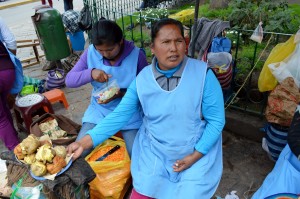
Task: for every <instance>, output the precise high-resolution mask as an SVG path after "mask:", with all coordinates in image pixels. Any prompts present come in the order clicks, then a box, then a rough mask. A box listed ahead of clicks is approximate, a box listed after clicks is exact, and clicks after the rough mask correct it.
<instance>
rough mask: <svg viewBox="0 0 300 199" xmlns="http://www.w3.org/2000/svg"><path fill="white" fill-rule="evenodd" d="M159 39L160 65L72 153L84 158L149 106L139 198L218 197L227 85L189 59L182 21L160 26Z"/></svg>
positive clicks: (136, 157)
mask: <svg viewBox="0 0 300 199" xmlns="http://www.w3.org/2000/svg"><path fill="white" fill-rule="evenodd" d="M151 38H152V44H151V51H152V53H153V55H154V56H155V57H154V58H153V61H152V64H151V65H149V66H147V67H146V68H144V69H143V70H142V71H141V72H140V73H139V75H138V76H137V77H136V79H135V80H134V81H133V82H132V83H131V85H130V87H129V88H128V90H127V93H126V94H125V96H124V97H123V99H122V101H121V102H120V104H119V106H118V107H117V108H116V109H115V110H114V111H113V112H112V113H111V114H109V115H108V116H107V117H106V118H105V119H104V120H102V122H101V123H100V124H98V125H97V126H96V127H95V128H94V129H93V130H90V131H88V132H87V135H86V136H84V137H83V138H82V139H81V140H79V141H76V142H74V143H71V144H70V145H69V146H68V148H67V150H68V153H69V154H70V153H74V156H73V158H74V159H76V158H77V157H78V156H80V154H81V152H82V151H83V150H85V149H88V148H91V147H93V146H96V145H98V144H100V143H102V142H103V141H104V140H106V139H107V138H109V137H110V136H111V135H113V132H116V131H118V129H121V128H122V126H123V125H125V124H126V123H127V121H128V120H129V118H130V117H131V115H132V114H133V113H134V112H135V111H136V110H138V109H139V108H140V107H141V108H142V110H143V112H144V116H143V123H142V126H141V127H140V129H139V131H138V134H137V136H136V138H135V141H134V144H133V150H132V156H131V174H132V177H133V187H134V189H133V192H132V195H131V198H132V199H137V198H159V199H170V198H178V199H186V198H188V199H199V198H211V197H212V196H213V195H214V193H215V191H216V189H217V186H218V184H219V181H220V179H221V175H222V170H223V163H222V139H221V138H222V136H221V132H222V129H223V127H224V124H225V114H224V102H223V97H222V91H221V86H220V84H219V82H218V80H217V78H216V77H215V75H214V73H213V72H212V71H211V70H207V64H206V63H204V62H202V61H199V60H196V59H191V58H188V57H186V56H185V47H186V44H185V40H184V36H183V26H182V24H181V23H180V22H179V21H176V20H174V19H162V20H160V21H158V22H156V23H155V24H154V25H153V27H152V31H151Z"/></svg>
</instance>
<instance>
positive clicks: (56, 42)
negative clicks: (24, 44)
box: [31, 8, 71, 61]
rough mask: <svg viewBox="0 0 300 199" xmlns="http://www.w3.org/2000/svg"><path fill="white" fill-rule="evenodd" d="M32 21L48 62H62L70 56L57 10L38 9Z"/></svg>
mask: <svg viewBox="0 0 300 199" xmlns="http://www.w3.org/2000/svg"><path fill="white" fill-rule="evenodd" d="M31 19H32V21H33V24H34V27H35V30H36V32H37V35H38V38H39V40H40V44H41V48H42V49H43V50H44V52H45V56H46V59H47V60H48V61H56V60H60V59H63V58H66V57H68V56H69V55H70V53H71V52H70V48H69V44H68V40H67V36H66V32H65V29H64V26H63V22H62V19H61V15H60V13H59V12H58V11H57V10H56V9H53V8H41V9H38V10H36V12H35V14H34V15H33V16H32V17H31Z"/></svg>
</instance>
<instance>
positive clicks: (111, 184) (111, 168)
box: [85, 136, 131, 199]
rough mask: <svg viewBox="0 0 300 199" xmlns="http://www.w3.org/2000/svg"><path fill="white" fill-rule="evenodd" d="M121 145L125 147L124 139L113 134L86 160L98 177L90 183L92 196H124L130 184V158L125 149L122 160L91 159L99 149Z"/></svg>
mask: <svg viewBox="0 0 300 199" xmlns="http://www.w3.org/2000/svg"><path fill="white" fill-rule="evenodd" d="M116 145H120V146H121V147H125V149H126V146H125V142H124V140H123V139H121V138H118V137H115V136H113V137H112V138H111V139H108V140H106V141H105V142H103V143H102V144H101V145H99V146H97V147H96V148H95V149H94V150H93V151H92V152H91V153H90V154H89V155H88V156H87V157H86V158H85V160H86V161H87V162H88V163H89V164H90V166H91V167H92V169H93V170H94V172H95V173H96V174H97V176H96V178H95V179H94V180H93V181H92V182H90V183H89V186H90V196H91V198H100V199H102V198H103V199H104V198H107V197H109V198H113V199H118V198H123V197H122V195H123V196H124V194H125V193H126V191H127V189H128V185H129V184H130V180H131V177H130V158H129V155H128V153H127V151H126V150H124V159H123V160H121V161H89V158H90V157H91V156H92V155H93V154H94V153H96V152H97V151H98V150H100V149H102V148H105V147H108V146H111V147H114V146H116Z"/></svg>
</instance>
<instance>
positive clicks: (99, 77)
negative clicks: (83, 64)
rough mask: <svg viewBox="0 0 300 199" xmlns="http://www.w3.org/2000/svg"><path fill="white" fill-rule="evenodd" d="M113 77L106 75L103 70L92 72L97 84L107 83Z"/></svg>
mask: <svg viewBox="0 0 300 199" xmlns="http://www.w3.org/2000/svg"><path fill="white" fill-rule="evenodd" d="M110 77H111V75H109V74H106V73H105V72H104V71H103V70H99V69H95V68H94V69H93V70H92V78H93V80H95V81H97V82H101V83H103V82H107V81H108V79H109V78H110Z"/></svg>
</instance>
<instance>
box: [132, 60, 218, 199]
mask: <svg viewBox="0 0 300 199" xmlns="http://www.w3.org/2000/svg"><path fill="white" fill-rule="evenodd" d="M205 76H206V64H205V63H204V62H200V61H198V60H194V59H188V61H187V64H186V67H185V69H184V71H183V74H182V77H181V80H180V82H179V84H178V86H177V87H176V88H175V89H174V90H172V91H165V90H163V89H162V88H161V87H160V86H159V84H158V83H157V82H156V80H155V78H154V75H153V71H152V67H151V66H147V67H146V68H145V69H144V70H143V71H141V73H140V74H139V75H138V77H137V80H136V85H137V93H138V97H139V99H140V102H141V106H142V109H143V112H144V118H143V124H142V126H141V128H140V130H139V132H138V134H137V137H136V139H135V143H134V146H133V151H132V156H131V157H132V162H131V173H132V176H133V186H134V188H135V189H136V191H137V192H138V193H140V194H143V195H146V196H149V197H153V198H158V199H170V198H172V199H177V198H178V199H185V198H188V199H199V198H210V197H212V196H213V194H214V192H215V190H216V188H217V186H218V184H219V181H220V179H221V175H222V169H223V166H222V146H221V144H222V143H221V136H220V138H219V139H218V141H217V142H216V144H215V145H214V146H213V147H212V148H211V150H210V151H209V152H208V153H207V154H206V155H205V156H203V157H202V158H201V159H200V160H199V161H197V162H196V163H194V164H193V165H192V166H191V167H190V168H189V169H186V170H184V171H182V172H179V173H178V172H173V168H172V166H173V164H174V163H175V161H176V160H178V159H182V158H184V157H185V156H186V155H188V154H191V153H193V152H194V150H195V149H194V147H195V145H196V143H197V142H198V141H199V140H200V139H201V136H202V133H203V131H204V129H205V125H206V122H205V121H204V120H202V119H201V118H202V115H201V102H202V95H203V87H204V82H205ZM183 107H184V108H183Z"/></svg>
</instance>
